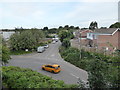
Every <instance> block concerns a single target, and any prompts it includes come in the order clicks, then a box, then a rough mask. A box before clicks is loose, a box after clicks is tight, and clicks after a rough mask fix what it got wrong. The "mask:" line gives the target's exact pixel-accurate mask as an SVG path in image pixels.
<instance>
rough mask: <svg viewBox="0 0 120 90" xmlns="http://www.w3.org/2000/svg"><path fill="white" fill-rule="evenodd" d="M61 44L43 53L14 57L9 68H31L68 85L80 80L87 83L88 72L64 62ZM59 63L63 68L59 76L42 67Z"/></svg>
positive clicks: (56, 44) (52, 45) (51, 45)
mask: <svg viewBox="0 0 120 90" xmlns="http://www.w3.org/2000/svg"><path fill="white" fill-rule="evenodd" d="M60 44H61V43H60V42H56V43H55V44H50V45H49V48H48V49H46V51H44V52H43V53H37V52H36V53H32V54H26V55H13V56H11V57H12V59H11V60H10V62H9V64H7V65H8V66H19V67H23V68H31V69H32V70H35V71H38V72H40V73H42V74H43V75H47V76H49V77H52V78H53V79H56V80H63V81H64V82H65V83H66V84H77V82H78V78H80V79H81V80H83V81H85V82H86V81H87V78H88V74H87V72H86V71H84V70H82V69H80V68H78V67H76V66H74V65H72V64H70V63H68V62H66V61H64V60H63V59H62V58H61V56H60V54H59V51H58V48H59V46H60ZM53 63H57V64H59V65H60V66H61V72H60V73H58V74H54V73H50V72H47V71H43V70H42V69H41V66H42V65H44V64H53Z"/></svg>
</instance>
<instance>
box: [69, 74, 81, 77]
mask: <svg viewBox="0 0 120 90" xmlns="http://www.w3.org/2000/svg"><path fill="white" fill-rule="evenodd" d="M70 74H71V75H72V76H74V77H76V78H79V77H78V76H76V75H74V74H72V73H70Z"/></svg>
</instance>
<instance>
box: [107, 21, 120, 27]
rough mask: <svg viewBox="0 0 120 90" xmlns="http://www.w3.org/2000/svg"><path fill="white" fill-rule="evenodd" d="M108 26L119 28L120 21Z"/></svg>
mask: <svg viewBox="0 0 120 90" xmlns="http://www.w3.org/2000/svg"><path fill="white" fill-rule="evenodd" d="M109 28H120V22H116V23H114V24H112V25H111V26H110V27H109Z"/></svg>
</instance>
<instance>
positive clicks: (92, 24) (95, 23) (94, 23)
mask: <svg viewBox="0 0 120 90" xmlns="http://www.w3.org/2000/svg"><path fill="white" fill-rule="evenodd" d="M89 29H91V30H94V29H98V24H97V22H96V21H95V22H91V23H90V26H89Z"/></svg>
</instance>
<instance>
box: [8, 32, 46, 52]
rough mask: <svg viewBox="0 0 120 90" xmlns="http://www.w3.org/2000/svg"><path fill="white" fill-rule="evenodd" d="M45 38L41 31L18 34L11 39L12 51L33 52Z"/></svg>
mask: <svg viewBox="0 0 120 90" xmlns="http://www.w3.org/2000/svg"><path fill="white" fill-rule="evenodd" d="M43 37H44V33H43V32H42V31H40V30H25V31H22V32H21V33H19V32H17V33H15V34H13V35H12V36H11V37H10V48H11V50H13V51H14V50H15V51H18V50H25V49H29V50H32V49H34V48H36V46H37V44H38V43H39V41H40V40H41V38H43Z"/></svg>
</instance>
